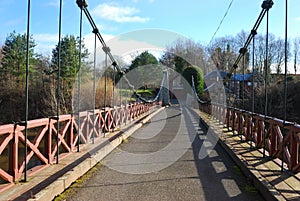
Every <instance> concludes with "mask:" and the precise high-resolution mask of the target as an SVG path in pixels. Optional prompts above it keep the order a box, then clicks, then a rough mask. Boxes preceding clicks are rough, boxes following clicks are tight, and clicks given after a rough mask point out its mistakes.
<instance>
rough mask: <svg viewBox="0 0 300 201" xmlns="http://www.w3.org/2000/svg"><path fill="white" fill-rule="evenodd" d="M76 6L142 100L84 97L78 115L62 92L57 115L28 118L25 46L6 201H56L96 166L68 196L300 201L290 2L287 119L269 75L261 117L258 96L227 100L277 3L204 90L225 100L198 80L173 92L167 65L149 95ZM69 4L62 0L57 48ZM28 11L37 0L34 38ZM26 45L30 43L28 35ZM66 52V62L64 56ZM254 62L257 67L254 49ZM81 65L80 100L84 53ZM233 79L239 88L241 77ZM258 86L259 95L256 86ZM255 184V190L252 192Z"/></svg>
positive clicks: (4, 140)
mask: <svg viewBox="0 0 300 201" xmlns="http://www.w3.org/2000/svg"><path fill="white" fill-rule="evenodd" d="M76 3H77V5H78V7H79V9H80V36H79V37H80V41H81V38H82V18H83V17H84V16H85V17H86V18H87V20H88V21H89V23H90V24H91V27H92V32H93V33H94V34H95V47H96V43H97V42H98V41H99V42H100V43H101V45H102V50H103V52H104V53H105V63H106V66H113V67H114V69H116V71H117V72H118V73H119V74H120V75H121V76H122V78H123V79H124V80H125V82H127V85H128V86H129V87H130V90H131V91H132V94H134V95H135V96H136V98H137V102H135V103H131V104H121V105H118V106H117V105H113V106H112V107H104V108H96V109H95V107H94V108H93V109H91V110H88V111H82V110H81V105H80V101H77V104H78V105H77V111H76V112H75V113H73V114H61V113H60V109H59V104H60V103H59V100H60V98H59V93H58V97H57V114H56V115H55V116H52V117H49V118H42V119H35V120H28V88H29V85H28V76H29V74H30V72H29V64H30V63H29V62H30V61H29V59H28V58H29V49H28V47H29V45H28V44H27V61H26V115H25V116H26V117H25V120H24V121H20V122H14V123H12V124H5V125H0V136H1V138H0V154H1V160H2V161H4V162H1V166H0V177H1V181H2V182H1V184H0V200H52V199H54V198H55V196H59V195H60V194H61V193H63V192H64V191H65V190H66V189H67V188H68V187H69V186H71V184H72V183H73V182H75V181H76V179H78V178H79V177H81V176H83V175H84V174H85V173H86V172H87V171H88V170H90V169H93V167H96V170H94V173H92V176H91V177H90V178H89V180H88V181H86V182H85V184H84V185H82V186H80V187H72V189H75V190H76V191H77V194H75V195H74V194H72V195H70V197H68V198H67V199H70V200H108V199H111V200H136V199H139V200H141V199H143V200H144V199H146V200H231V199H234V200H300V156H299V145H300V125H298V124H296V123H292V122H288V121H287V116H288V114H287V112H286V111H287V110H286V105H287V48H288V42H287V31H288V26H287V24H288V23H287V13H288V10H287V8H286V16H285V18H286V28H285V33H286V35H285V36H286V40H285V66H286V68H285V74H284V78H285V79H284V83H283V84H284V91H283V92H282V94H283V97H284V98H283V100H284V104H283V105H284V107H285V109H284V119H277V118H274V117H271V116H268V107H267V103H268V96H267V94H268V93H267V92H268V91H267V90H268V87H267V86H268V83H267V79H265V83H264V84H265V88H264V89H265V94H266V95H265V106H264V111H261V113H256V112H255V111H254V106H253V105H254V103H255V99H254V98H252V99H251V100H252V106H253V107H252V111H247V110H245V109H244V108H237V107H236V105H235V104H234V101H233V104H231V105H230V104H228V102H227V97H226V92H225V91H226V90H224V88H226V86H228V85H229V84H230V81H231V79H232V77H235V75H236V70H237V68H239V65H240V64H242V66H241V67H242V69H243V70H242V71H243V74H242V76H243V78H244V77H245V66H244V64H245V62H244V60H245V56H246V54H245V53H246V50H247V48H248V46H249V45H250V44H251V42H252V43H253V49H255V36H256V34H257V29H258V27H259V26H260V24H261V22H262V21H263V20H264V19H266V21H267V23H266V32H267V33H266V35H267V36H268V31H269V29H268V22H269V10H270V9H271V8H272V6H273V1H272V0H265V1H263V3H262V11H261V13H260V14H259V17H258V19H257V21H256V22H255V25H254V27H253V29H252V30H251V32H250V35H249V37H248V39H247V40H246V42H245V44H244V46H243V47H242V48H241V49H240V52H239V53H240V54H239V56H238V57H237V59H236V62H235V63H234V65H233V66H232V68H231V69H230V70H229V72H228V73H227V74H226V76H225V77H223V79H222V80H221V81H219V79H216V80H218V81H216V82H214V83H212V85H210V86H207V88H206V89H205V91H208V93H214V94H217V95H218V96H217V99H213V98H212V96H211V99H209V100H203V99H201V98H200V97H199V96H198V95H197V93H196V89H195V83H194V78H193V77H192V78H191V79H192V86H191V88H192V90H191V94H190V95H189V96H188V97H189V98H186V97H184V98H182V97H180V98H179V97H177V99H176V100H175V99H171V98H170V97H171V96H170V92H171V93H172V94H174V95H175V96H176V92H175V91H173V89H172V87H171V86H170V85H172V83H170V81H169V73H170V72H169V70H165V71H163V74H162V81H161V84H160V89H159V90H158V93H157V94H156V96H155V97H154V98H153V99H145V98H143V97H142V96H141V95H139V93H137V89H136V88H135V86H134V85H133V84H132V83H131V81H130V80H129V79H128V78H127V77H126V73H125V72H124V71H123V70H122V69H121V68H120V66H119V65H118V63H117V61H116V60H115V58H114V56H113V54H112V53H111V52H113V50H111V49H110V48H109V47H108V46H107V44H106V43H105V41H104V40H103V38H102V36H101V34H100V31H99V29H98V28H97V26H96V23H95V22H94V20H93V17H92V16H91V15H90V13H89V10H88V5H87V3H86V1H84V0H77V1H76ZM286 5H287V2H286ZM286 7H288V6H286ZM61 9H62V1H60V18H59V43H58V44H59V48H60V45H61V41H60V40H61ZM30 12H31V11H30V0H29V1H28V22H27V24H28V26H27V36H28V37H29V35H30ZM97 39H98V40H97ZM27 41H28V43H29V38H27ZM79 46H80V48H81V45H79ZM265 48H266V51H265V52H266V55H264V56H265V57H266V58H265V59H266V61H268V56H269V55H268V48H269V47H268V37H267V38H266V47H265ZM80 54H81V53H80ZM58 58H59V59H58V61H60V53H59V55H58ZM252 58H253V63H254V54H253V56H252ZM241 60H242V62H240V61H241ZM108 63H110V65H109V64H108ZM78 65H79V72H78V82H77V83H78V93H77V95H78V100H80V98H81V97H80V94H81V91H80V89H81V82H80V80H81V77H80V76H81V55H79V60H78ZM94 65H96V57H94ZM253 66H254V65H253ZM60 68H61V66H60V62H58V70H57V78H58V82H57V84H58V86H57V89H60V86H59V84H60V82H59V79H60V76H59V75H60V70H61V69H60ZM254 70H255V69H252V71H253V72H254ZM264 73H265V74H264V76H265V78H267V77H268V76H269V74H270V72H268V68H267V64H265V71H264ZM221 77H222V76H221ZM213 85H214V86H217V87H212V86H213ZM233 85H234V88H236V87H237V86H236V85H237V82H236V81H235V79H234V83H233ZM252 86H254V79H253V80H252ZM94 88H95V85H94ZM213 88H214V89H216V90H217V91H213ZM222 90H223V92H222ZM252 90H253V91H252V96H253V97H254V93H255V92H254V87H252ZM241 91H242V94H241V95H240V96H239V97H238V98H242V100H244V98H245V97H244V91H245V86H244V84H242V85H241ZM94 94H95V89H94ZM94 99H95V97H94ZM187 99H188V100H187ZM104 105H105V106H106V104H104ZM94 106H95V103H94ZM103 164H104V165H103ZM242 172H243V173H242ZM253 186H254V187H253ZM249 189H250V190H249ZM253 189H254V191H257V193H253V192H251V190H253Z"/></svg>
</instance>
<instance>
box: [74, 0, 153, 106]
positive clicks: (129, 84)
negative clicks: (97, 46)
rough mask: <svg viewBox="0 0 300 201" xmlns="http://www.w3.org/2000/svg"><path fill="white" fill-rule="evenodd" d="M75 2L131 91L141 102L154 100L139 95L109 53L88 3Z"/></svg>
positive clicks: (77, 0) (84, 0)
mask: <svg viewBox="0 0 300 201" xmlns="http://www.w3.org/2000/svg"><path fill="white" fill-rule="evenodd" d="M76 3H77V5H78V7H79V8H80V9H81V10H82V11H83V12H84V13H85V15H86V17H87V19H88V21H89V23H90V24H91V26H92V28H93V32H94V33H95V34H96V35H97V37H98V39H99V41H100V42H101V44H102V50H103V51H104V52H105V54H107V56H108V57H109V59H110V61H111V62H112V65H113V66H114V67H115V68H116V69H117V71H118V72H119V73H120V74H121V75H123V77H124V80H125V81H126V82H127V84H128V86H129V87H130V88H131V90H132V91H133V93H134V95H136V96H137V97H138V98H139V99H140V100H142V101H143V102H147V103H151V102H154V101H149V100H146V99H144V98H142V97H141V95H139V94H138V93H137V91H136V89H135V87H134V85H132V84H131V83H130V81H129V80H128V79H127V77H126V74H125V72H124V71H123V70H122V69H121V68H120V66H119V65H118V64H117V62H116V60H115V58H114V57H113V55H112V54H111V51H110V48H109V47H108V46H107V45H106V43H105V41H104V39H103V37H102V35H101V34H100V32H99V29H98V28H97V26H96V24H95V22H94V20H93V18H92V16H91V14H90V13H89V11H88V9H87V7H88V4H87V2H86V0H76Z"/></svg>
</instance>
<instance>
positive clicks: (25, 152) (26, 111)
mask: <svg viewBox="0 0 300 201" xmlns="http://www.w3.org/2000/svg"><path fill="white" fill-rule="evenodd" d="M27 2H28V8H27V33H26V34H27V35H26V40H27V41H26V78H25V80H26V81H25V82H26V84H25V142H24V143H25V151H24V154H25V155H24V156H25V157H24V161H25V170H24V181H25V182H26V181H27V168H28V167H27V138H28V131H27V122H28V85H29V84H28V80H29V49H30V47H29V45H30V41H29V40H30V0H28V1H27Z"/></svg>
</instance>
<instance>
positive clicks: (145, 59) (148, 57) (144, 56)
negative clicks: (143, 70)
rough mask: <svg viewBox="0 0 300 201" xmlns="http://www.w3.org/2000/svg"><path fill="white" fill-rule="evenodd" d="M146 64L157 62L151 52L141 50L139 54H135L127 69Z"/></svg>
mask: <svg viewBox="0 0 300 201" xmlns="http://www.w3.org/2000/svg"><path fill="white" fill-rule="evenodd" d="M148 64H158V61H157V59H156V58H155V56H153V54H151V53H149V52H148V51H145V52H142V53H141V54H140V55H139V56H137V57H136V58H135V59H134V60H133V61H132V62H131V65H130V66H129V70H132V69H135V68H137V67H139V66H144V65H148Z"/></svg>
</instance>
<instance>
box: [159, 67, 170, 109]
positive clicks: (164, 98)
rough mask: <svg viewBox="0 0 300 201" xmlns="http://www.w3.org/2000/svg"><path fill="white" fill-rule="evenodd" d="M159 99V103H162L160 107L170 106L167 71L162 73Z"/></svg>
mask: <svg viewBox="0 0 300 201" xmlns="http://www.w3.org/2000/svg"><path fill="white" fill-rule="evenodd" d="M160 99H161V102H162V106H167V105H170V94H169V74H168V70H164V71H163V83H162V89H161V94H160Z"/></svg>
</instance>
